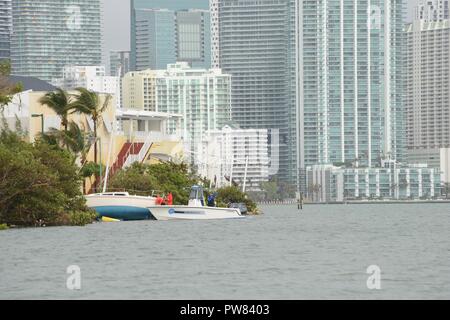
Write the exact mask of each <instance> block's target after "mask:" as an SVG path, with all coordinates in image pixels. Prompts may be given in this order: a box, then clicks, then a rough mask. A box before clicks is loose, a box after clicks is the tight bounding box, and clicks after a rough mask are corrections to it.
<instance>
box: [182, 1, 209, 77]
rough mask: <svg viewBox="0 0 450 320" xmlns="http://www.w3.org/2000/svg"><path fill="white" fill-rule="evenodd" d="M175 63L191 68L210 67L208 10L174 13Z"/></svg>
mask: <svg viewBox="0 0 450 320" xmlns="http://www.w3.org/2000/svg"><path fill="white" fill-rule="evenodd" d="M175 28H176V35H175V36H176V39H175V43H176V52H177V61H185V62H188V63H189V64H190V65H191V66H192V67H193V68H205V69H209V68H210V67H211V31H210V30H211V17H210V14H209V10H199V9H192V10H184V11H177V12H176V13H175Z"/></svg>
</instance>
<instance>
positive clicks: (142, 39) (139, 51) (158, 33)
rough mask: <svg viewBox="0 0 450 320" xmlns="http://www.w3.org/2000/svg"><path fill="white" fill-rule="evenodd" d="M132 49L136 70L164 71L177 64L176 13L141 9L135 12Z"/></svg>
mask: <svg viewBox="0 0 450 320" xmlns="http://www.w3.org/2000/svg"><path fill="white" fill-rule="evenodd" d="M135 17H136V21H135V26H136V29H135V30H134V31H135V32H134V35H135V36H136V39H135V40H136V46H135V47H134V48H132V54H134V57H135V70H145V69H163V68H165V67H166V66H167V65H168V64H170V63H174V62H176V47H175V19H174V12H173V11H170V10H167V9H139V10H136V11H135Z"/></svg>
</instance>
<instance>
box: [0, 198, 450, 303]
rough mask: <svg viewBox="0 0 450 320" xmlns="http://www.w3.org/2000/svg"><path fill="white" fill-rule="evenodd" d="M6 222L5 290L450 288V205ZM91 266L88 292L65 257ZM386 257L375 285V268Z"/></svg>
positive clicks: (134, 292) (218, 294)
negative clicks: (64, 223)
mask: <svg viewBox="0 0 450 320" xmlns="http://www.w3.org/2000/svg"><path fill="white" fill-rule="evenodd" d="M263 210H264V211H265V215H263V216H260V217H250V218H247V219H244V220H229V221H186V222H183V221H181V222H180V221H171V222H159V221H145V222H123V223H98V224H94V225H90V226H88V227H84V228H76V227H75V228H70V227H63V228H41V229H22V230H8V231H2V232H0V252H1V258H0V298H1V299H392V298H393V299H450V238H449V226H450V205H448V204H411V205H409V204H408V205H403V204H400V205H347V206H345V205H328V206H307V207H306V208H305V210H304V211H302V212H301V214H300V213H299V211H297V208H296V207H290V206H286V207H283V206H280V207H263ZM70 265H78V266H79V267H80V268H81V278H82V281H81V285H82V288H81V290H79V291H71V290H68V289H67V288H66V279H67V277H68V274H67V273H66V270H67V267H68V266H70ZM370 265H377V266H379V267H380V268H381V286H382V288H381V290H369V289H368V288H367V285H366V281H367V278H368V276H369V275H368V274H367V273H366V270H367V267H368V266H370Z"/></svg>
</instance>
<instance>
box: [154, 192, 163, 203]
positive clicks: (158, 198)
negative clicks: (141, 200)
mask: <svg viewBox="0 0 450 320" xmlns="http://www.w3.org/2000/svg"><path fill="white" fill-rule="evenodd" d="M155 202H156V205H157V206H162V204H163V202H164V199H163V198H161V197H160V195H159V194H158V196H156V200H155Z"/></svg>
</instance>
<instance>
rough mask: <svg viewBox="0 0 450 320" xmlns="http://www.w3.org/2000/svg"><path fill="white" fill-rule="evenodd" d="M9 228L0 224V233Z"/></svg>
mask: <svg viewBox="0 0 450 320" xmlns="http://www.w3.org/2000/svg"><path fill="white" fill-rule="evenodd" d="M8 229H9V228H8V226H7V225H6V224H0V231H1V230H8Z"/></svg>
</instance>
